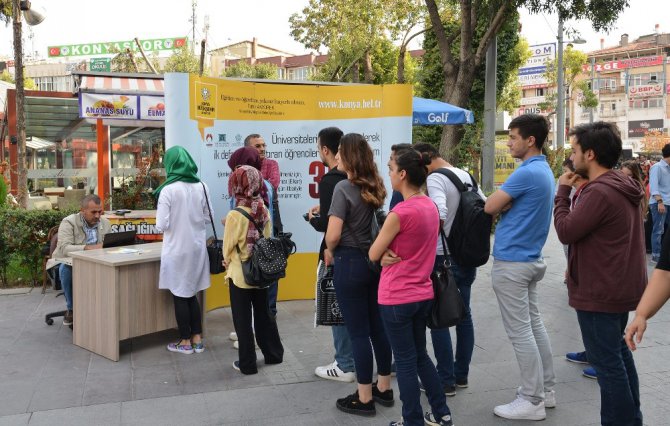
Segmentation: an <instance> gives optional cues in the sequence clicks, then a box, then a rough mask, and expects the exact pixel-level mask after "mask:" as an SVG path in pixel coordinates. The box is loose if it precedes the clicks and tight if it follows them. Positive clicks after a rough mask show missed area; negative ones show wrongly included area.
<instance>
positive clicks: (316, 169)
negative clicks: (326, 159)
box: [309, 161, 326, 199]
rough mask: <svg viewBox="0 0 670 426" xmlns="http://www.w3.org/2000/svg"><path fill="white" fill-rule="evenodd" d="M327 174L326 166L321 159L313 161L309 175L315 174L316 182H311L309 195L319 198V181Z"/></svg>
mask: <svg viewBox="0 0 670 426" xmlns="http://www.w3.org/2000/svg"><path fill="white" fill-rule="evenodd" d="M325 174H326V166H325V164H323V163H322V162H321V161H312V162H311V163H310V164H309V175H310V176H314V183H310V184H309V196H310V197H312V198H316V199H318V198H319V182H321V178H322V177H323V175H325Z"/></svg>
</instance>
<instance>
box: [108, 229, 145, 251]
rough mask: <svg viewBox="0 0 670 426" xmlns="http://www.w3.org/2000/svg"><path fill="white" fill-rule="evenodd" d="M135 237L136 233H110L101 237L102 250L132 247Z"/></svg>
mask: <svg viewBox="0 0 670 426" xmlns="http://www.w3.org/2000/svg"><path fill="white" fill-rule="evenodd" d="M136 235H137V231H125V232H110V233H109V234H105V235H104V236H103V237H102V248H110V247H120V246H130V245H133V244H135V236H136Z"/></svg>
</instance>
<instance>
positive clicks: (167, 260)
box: [154, 146, 212, 354]
mask: <svg viewBox="0 0 670 426" xmlns="http://www.w3.org/2000/svg"><path fill="white" fill-rule="evenodd" d="M163 164H164V165H165V171H166V172H167V179H166V180H165V182H164V183H163V184H162V185H161V186H159V187H158V188H156V190H155V191H154V195H155V196H156V197H158V211H157V213H156V228H157V229H158V230H159V231H161V232H163V249H162V251H161V271H160V279H159V284H158V287H159V288H161V289H167V290H170V292H171V293H172V296H173V298H174V310H175V316H176V317H177V325H178V326H179V337H180V339H179V340H178V341H177V342H176V343H170V344H169V345H168V346H167V349H168V350H169V351H171V352H179V353H183V354H192V353H194V352H196V353H200V352H203V351H204V350H205V347H204V346H203V343H202V336H201V334H202V318H201V314H200V312H201V311H200V304H199V303H198V299H197V298H196V294H197V293H198V292H199V291H202V290H205V289H206V288H208V287H209V260H208V257H207V250H206V249H205V240H206V238H207V235H206V230H207V226H208V224H209V223H211V221H210V218H209V209H211V208H212V207H211V204H210V205H209V206H208V202H207V200H209V199H210V197H209V190H208V189H207V186H206V185H205V184H204V183H203V182H200V178H198V175H197V173H198V166H197V165H196V164H195V161H193V158H191V156H190V154H189V153H188V151H186V150H185V149H184V148H183V147H181V146H173V147H172V148H170V149H168V150H167V151H165V156H164V157H163ZM205 193H207V195H205Z"/></svg>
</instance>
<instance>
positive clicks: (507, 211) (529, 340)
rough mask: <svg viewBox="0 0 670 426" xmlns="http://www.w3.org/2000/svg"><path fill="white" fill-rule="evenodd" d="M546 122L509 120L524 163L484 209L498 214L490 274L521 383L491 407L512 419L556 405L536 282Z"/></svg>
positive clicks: (549, 186) (550, 190)
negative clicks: (512, 396) (506, 398)
mask: <svg viewBox="0 0 670 426" xmlns="http://www.w3.org/2000/svg"><path fill="white" fill-rule="evenodd" d="M548 133H549V123H548V122H547V119H546V118H545V117H543V116H541V115H535V114H525V115H521V116H519V117H517V118H515V119H514V120H512V122H511V123H510V124H509V140H508V141H507V146H508V148H509V150H510V154H511V155H512V157H514V158H519V159H521V160H523V163H521V165H520V166H519V167H518V168H517V169H516V170H515V171H514V172H513V173H512V174H511V175H510V177H509V178H508V179H507V181H505V183H504V184H503V185H502V187H501V188H500V189H499V190H497V191H496V192H494V193H493V194H492V195H491V196H490V197H489V198H488V199H487V201H486V206H485V207H484V210H485V211H486V213H488V214H490V215H496V214H501V217H500V221H499V222H498V225H497V226H496V232H495V243H494V245H493V259H494V260H493V268H492V270H491V279H492V281H493V290H494V292H495V294H496V297H497V298H498V305H499V306H500V313H501V315H502V320H503V325H504V326H505V331H506V332H507V336H508V337H509V339H510V341H511V342H512V345H513V346H514V352H515V354H516V359H517V362H518V363H519V370H520V372H521V386H520V387H519V389H518V390H517V395H516V399H515V400H514V401H512V402H510V403H509V404H505V405H498V406H497V407H495V409H494V410H493V412H494V413H495V414H496V415H497V416H500V417H504V418H506V419H515V420H542V419H544V418H545V417H546V412H545V407H546V408H553V407H555V406H556V395H555V392H554V390H553V388H554V385H555V384H556V377H555V375H554V366H553V359H552V353H551V343H550V342H549V336H548V335H547V330H546V329H545V328H544V324H543V323H542V317H541V316H540V307H539V305H538V303H539V301H538V288H537V284H538V282H539V281H540V280H541V279H542V278H544V273H545V271H546V269H547V264H546V263H544V258H543V257H542V247H543V246H544V243H545V242H546V241H547V234H548V233H549V226H550V223H551V209H552V201H553V195H554V175H553V173H552V171H551V169H550V168H549V164H547V159H546V157H545V156H544V155H542V145H543V144H544V142H545V141H546V139H547V134H548Z"/></svg>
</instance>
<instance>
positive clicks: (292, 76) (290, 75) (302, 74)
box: [286, 67, 311, 80]
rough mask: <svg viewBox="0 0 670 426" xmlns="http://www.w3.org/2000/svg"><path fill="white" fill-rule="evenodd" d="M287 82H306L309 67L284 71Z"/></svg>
mask: <svg viewBox="0 0 670 426" xmlns="http://www.w3.org/2000/svg"><path fill="white" fill-rule="evenodd" d="M286 74H287V78H286V79H287V80H308V79H309V76H310V74H311V72H310V69H309V67H300V68H291V69H288V70H286Z"/></svg>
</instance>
